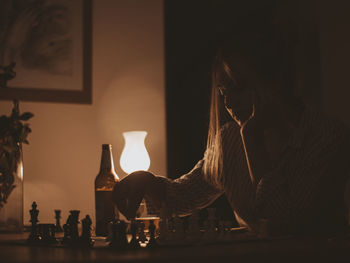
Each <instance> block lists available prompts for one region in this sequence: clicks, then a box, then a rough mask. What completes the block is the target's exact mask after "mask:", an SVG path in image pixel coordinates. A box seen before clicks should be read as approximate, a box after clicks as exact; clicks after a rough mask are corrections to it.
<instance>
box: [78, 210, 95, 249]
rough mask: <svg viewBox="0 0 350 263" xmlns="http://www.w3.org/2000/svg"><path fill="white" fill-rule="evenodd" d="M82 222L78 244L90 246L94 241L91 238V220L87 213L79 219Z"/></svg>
mask: <svg viewBox="0 0 350 263" xmlns="http://www.w3.org/2000/svg"><path fill="white" fill-rule="evenodd" d="M81 224H82V228H83V229H82V234H81V236H80V244H81V245H82V246H88V247H92V246H93V245H94V242H93V240H92V238H91V225H92V220H91V218H90V216H89V215H86V216H85V218H84V219H83V220H81Z"/></svg>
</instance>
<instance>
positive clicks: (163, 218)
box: [157, 203, 169, 244]
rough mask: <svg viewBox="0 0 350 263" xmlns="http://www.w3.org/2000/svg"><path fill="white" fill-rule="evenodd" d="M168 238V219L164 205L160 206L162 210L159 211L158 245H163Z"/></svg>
mask: <svg viewBox="0 0 350 263" xmlns="http://www.w3.org/2000/svg"><path fill="white" fill-rule="evenodd" d="M168 238H169V229H168V217H167V209H166V206H165V204H164V203H163V204H162V208H161V209H160V221H159V235H158V239H157V240H158V241H159V243H162V244H165V243H166V242H167V240H168Z"/></svg>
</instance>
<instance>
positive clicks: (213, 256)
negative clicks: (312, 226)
mask: <svg viewBox="0 0 350 263" xmlns="http://www.w3.org/2000/svg"><path fill="white" fill-rule="evenodd" d="M27 236H28V233H24V234H12V235H4V234H0V262H2V263H5V262H19V263H24V262H152V263H157V262H162V263H163V262H184V263H186V262H191V263H193V262H203V263H204V262H214V263H217V262H235V263H236V262H298V263H299V262H350V241H349V240H341V241H339V240H329V239H320V238H310V237H308V238H295V237H294V238H291V237H290V238H280V239H264V240H261V239H257V238H255V239H254V238H245V237H244V235H242V238H238V239H237V240H236V241H235V242H232V243H228V244H206V245H191V246H174V247H159V248H155V249H152V250H150V249H146V248H143V249H138V250H129V251H116V250H113V249H111V248H109V247H95V248H92V249H84V248H70V247H52V246H50V247H48V246H46V247H45V246H28V245H25V243H24V242H22V244H21V243H20V242H18V241H19V240H24V239H25V238H26V237H27Z"/></svg>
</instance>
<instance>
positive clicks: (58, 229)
mask: <svg viewBox="0 0 350 263" xmlns="http://www.w3.org/2000/svg"><path fill="white" fill-rule="evenodd" d="M55 219H56V225H55V231H56V233H62V232H63V229H62V227H61V223H60V219H61V210H55Z"/></svg>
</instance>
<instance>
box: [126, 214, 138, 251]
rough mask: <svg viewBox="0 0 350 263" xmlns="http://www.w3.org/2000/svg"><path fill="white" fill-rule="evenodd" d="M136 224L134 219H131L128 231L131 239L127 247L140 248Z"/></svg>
mask: <svg viewBox="0 0 350 263" xmlns="http://www.w3.org/2000/svg"><path fill="white" fill-rule="evenodd" d="M137 229H138V227H137V224H136V220H135V219H132V220H131V223H130V233H131V240H130V243H129V247H130V248H131V249H136V248H140V244H139V241H138V239H137Z"/></svg>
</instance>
